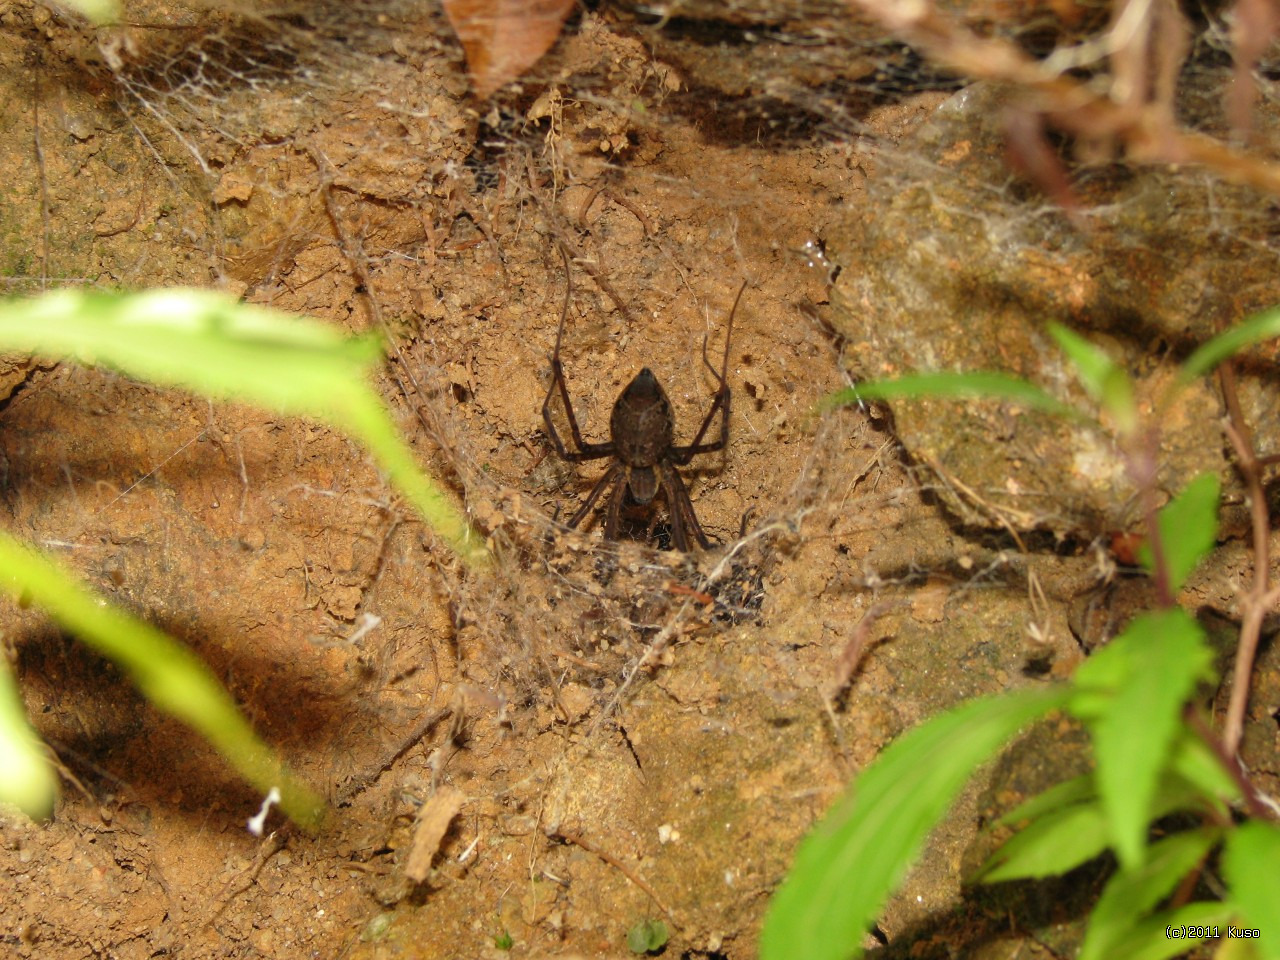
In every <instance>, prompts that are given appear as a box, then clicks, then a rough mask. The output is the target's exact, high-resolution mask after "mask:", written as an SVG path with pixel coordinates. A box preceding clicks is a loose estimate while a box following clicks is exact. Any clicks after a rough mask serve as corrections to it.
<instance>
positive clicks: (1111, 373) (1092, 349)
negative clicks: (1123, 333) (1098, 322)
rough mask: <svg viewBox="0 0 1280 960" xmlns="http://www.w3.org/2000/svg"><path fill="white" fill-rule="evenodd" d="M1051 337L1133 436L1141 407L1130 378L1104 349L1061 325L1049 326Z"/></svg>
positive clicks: (1123, 429) (1089, 390)
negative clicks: (1135, 397)
mask: <svg viewBox="0 0 1280 960" xmlns="http://www.w3.org/2000/svg"><path fill="white" fill-rule="evenodd" d="M1049 333H1050V334H1051V335H1052V336H1053V339H1055V340H1057V341H1058V346H1060V347H1061V348H1062V350H1063V352H1064V353H1066V355H1067V356H1068V357H1069V358H1070V359H1071V362H1072V363H1073V364H1074V365H1075V368H1076V375H1077V376H1079V378H1080V384H1081V386H1083V387H1084V388H1085V391H1086V392H1087V393H1088V394H1089V396H1091V397H1093V399H1094V400H1095V401H1096V402H1097V403H1098V405H1099V406H1101V407H1102V409H1104V410H1106V411H1107V413H1109V414H1110V415H1111V417H1112V419H1114V420H1115V422H1116V426H1117V427H1119V428H1120V431H1121V432H1122V433H1132V432H1133V431H1134V430H1135V429H1136V428H1137V426H1138V405H1137V403H1136V401H1135V400H1134V395H1133V381H1131V380H1130V379H1129V375H1128V374H1127V373H1125V372H1124V370H1122V369H1121V368H1120V367H1119V365H1118V364H1116V362H1115V361H1114V360H1112V359H1111V357H1110V356H1108V355H1107V353H1106V351H1104V350H1103V349H1102V348H1101V347H1098V346H1097V345H1095V344H1093V343H1090V342H1089V341H1088V340H1086V339H1085V338H1084V337H1082V336H1080V335H1079V334H1078V333H1075V332H1074V331H1072V330H1068V329H1067V328H1066V327H1064V326H1062V325H1061V324H1059V323H1051V324H1049Z"/></svg>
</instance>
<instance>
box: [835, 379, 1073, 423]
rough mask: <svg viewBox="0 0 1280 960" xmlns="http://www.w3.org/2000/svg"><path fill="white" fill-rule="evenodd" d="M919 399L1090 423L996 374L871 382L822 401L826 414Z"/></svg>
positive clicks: (1070, 409) (1033, 387)
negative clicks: (969, 400)
mask: <svg viewBox="0 0 1280 960" xmlns="http://www.w3.org/2000/svg"><path fill="white" fill-rule="evenodd" d="M917 397H990V398H992V399H995V400H1008V401H1010V402H1012V403H1020V404H1022V405H1023V406H1026V407H1030V408H1032V409H1034V410H1043V411H1045V412H1046V413H1054V414H1058V415H1060V416H1064V417H1069V418H1071V419H1073V420H1085V421H1089V420H1090V418H1089V417H1088V416H1086V415H1085V414H1084V413H1082V412H1080V411H1079V410H1077V409H1076V408H1075V407H1073V406H1071V405H1070V404H1068V403H1063V402H1062V401H1061V400H1059V399H1058V398H1057V397H1054V396H1052V395H1051V394H1049V393H1047V392H1046V391H1044V390H1042V389H1041V388H1040V387H1037V386H1036V385H1035V384H1034V383H1028V382H1027V381H1026V380H1023V379H1021V378H1020V377H1015V376H1012V375H1010V374H1007V373H1000V372H999V371H994V370H975V371H971V372H968V373H953V372H949V371H940V372H935V373H912V374H907V375H906V376H903V377H898V378H896V379H894V380H868V381H867V382H865V383H860V384H858V385H857V386H856V387H849V388H848V389H847V390H840V391H837V392H836V393H833V394H831V395H830V396H828V397H826V398H825V399H824V400H823V401H822V405H821V408H822V409H823V410H831V409H833V408H835V407H840V406H844V405H845V404H850V403H857V402H858V401H859V400H901V399H907V398H917Z"/></svg>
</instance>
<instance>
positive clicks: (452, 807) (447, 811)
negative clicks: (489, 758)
mask: <svg viewBox="0 0 1280 960" xmlns="http://www.w3.org/2000/svg"><path fill="white" fill-rule="evenodd" d="M465 799H466V795H465V794H464V793H463V792H462V791H461V790H459V789H457V788H456V787H447V786H446V787H441V788H440V789H439V790H437V791H436V794H435V796H433V797H432V798H431V799H430V800H428V801H427V802H426V803H424V804H423V805H422V809H421V810H419V811H418V820H417V823H415V824H414V827H413V845H412V846H411V847H410V848H409V858H408V860H407V861H406V862H405V867H404V874H405V876H406V877H408V878H409V879H410V880H412V881H413V882H414V883H422V882H423V881H424V880H426V879H427V877H428V876H429V875H430V873H431V861H432V860H434V859H435V856H436V853H437V852H438V851H439V850H440V841H441V840H443V839H444V834H445V831H446V830H448V829H449V824H450V823H451V822H452V821H453V818H454V817H455V816H457V814H458V811H459V810H460V809H461V808H462V802H463V801H464V800H465Z"/></svg>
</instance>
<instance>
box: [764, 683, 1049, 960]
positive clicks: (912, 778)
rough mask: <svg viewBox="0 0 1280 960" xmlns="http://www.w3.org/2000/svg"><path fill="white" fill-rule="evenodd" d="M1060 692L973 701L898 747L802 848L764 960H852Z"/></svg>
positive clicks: (768, 926)
mask: <svg viewBox="0 0 1280 960" xmlns="http://www.w3.org/2000/svg"><path fill="white" fill-rule="evenodd" d="M1066 696H1067V692H1066V691H1065V690H1063V689H1060V688H1051V689H1036V690H1026V691H1022V692H1019V693H1014V694H1009V695H1006V696H1000V697H991V698H987V699H983V700H975V701H971V702H969V703H966V704H964V705H962V706H960V707H957V708H956V709H954V710H951V711H949V712H947V713H944V714H941V715H940V716H937V717H934V718H933V719H932V720H929V721H927V722H926V723H924V724H922V725H921V726H919V727H917V728H916V729H914V730H912V731H910V732H909V733H906V734H904V735H903V736H901V737H899V738H898V739H897V740H896V741H894V742H893V743H892V744H891V745H890V746H889V747H888V748H887V749H886V750H885V751H884V752H883V753H882V754H881V755H880V756H879V757H878V758H877V759H876V760H875V761H874V762H873V763H872V764H871V765H870V766H869V767H868V768H867V769H866V770H865V771H863V772H862V774H861V775H860V776H859V777H858V779H857V780H856V781H855V782H854V783H853V784H852V785H851V787H850V789H849V790H848V791H847V792H846V793H845V794H844V796H843V797H841V799H840V800H838V801H837V802H836V804H835V805H834V806H833V807H832V808H831V810H830V811H828V812H827V814H826V816H825V817H823V819H822V821H821V822H820V823H819V824H818V825H817V826H816V827H815V828H814V829H813V830H812V831H810V833H809V835H808V836H807V837H806V838H805V839H804V841H803V842H802V843H801V844H800V848H799V850H798V851H797V853H796V859H795V864H794V865H793V867H792V869H791V872H790V873H789V874H788V876H787V878H786V880H785V881H784V882H783V884H782V886H781V887H780V888H779V890H778V892H777V893H776V894H775V895H774V898H773V901H772V902H771V903H770V905H769V909H768V913H767V915H766V917H765V924H764V929H763V931H762V932H761V936H760V956H761V958H762V960H782V958H786V960H844V958H846V957H849V956H860V955H861V948H860V946H859V944H858V938H859V937H860V936H861V935H862V933H863V932H865V931H866V930H867V929H868V928H869V927H870V925H871V923H872V922H873V921H874V920H875V917H876V913H877V912H878V911H879V910H880V908H881V906H882V905H883V904H884V902H885V900H886V899H887V898H888V896H889V894H890V893H891V892H892V891H893V889H894V888H895V887H896V886H897V885H898V884H899V883H901V881H902V879H903V877H904V876H905V874H906V871H907V869H908V867H909V865H910V863H911V861H912V860H914V859H915V857H916V855H917V854H918V853H919V851H920V847H921V846H922V845H923V843H924V841H925V838H926V837H927V836H928V834H929V831H930V830H932V829H933V827H934V825H935V824H936V823H937V821H938V820H939V819H940V818H941V817H942V815H943V814H944V813H945V812H946V811H947V808H948V807H950V805H951V802H952V800H953V799H954V798H955V795H956V793H958V792H959V790H960V788H961V787H962V786H963V785H964V783H965V781H966V780H967V779H968V778H969V777H970V776H971V775H972V773H973V771H974V769H975V768H976V767H977V766H978V765H979V764H980V763H982V762H983V761H984V760H987V759H990V758H991V756H992V755H993V754H994V753H995V752H996V751H997V750H998V749H999V748H1000V746H1001V745H1002V744H1003V743H1005V742H1006V741H1007V740H1008V739H1009V738H1010V737H1012V736H1013V735H1014V734H1016V733H1017V732H1018V731H1019V730H1020V729H1021V728H1022V727H1023V726H1024V725H1025V724H1027V723H1028V722H1030V721H1031V720H1033V719H1034V718H1036V717H1038V716H1041V715H1043V714H1045V713H1047V712H1049V711H1050V710H1053V709H1054V708H1056V707H1058V706H1060V705H1061V704H1062V703H1063V702H1064V700H1065V699H1066Z"/></svg>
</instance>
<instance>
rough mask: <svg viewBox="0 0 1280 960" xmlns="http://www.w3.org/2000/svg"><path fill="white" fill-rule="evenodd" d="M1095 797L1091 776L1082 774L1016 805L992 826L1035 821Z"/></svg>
mask: <svg viewBox="0 0 1280 960" xmlns="http://www.w3.org/2000/svg"><path fill="white" fill-rule="evenodd" d="M1097 795H1098V789H1097V787H1096V786H1095V785H1094V782H1093V774H1092V773H1082V774H1081V775H1080V776H1078V777H1073V778H1072V779H1070V780H1064V781H1063V782H1062V783H1059V784H1056V785H1054V786H1052V787H1050V788H1049V789H1048V790H1045V791H1044V792H1043V793H1037V794H1036V795H1035V796H1034V797H1031V798H1030V799H1028V800H1025V801H1024V802H1022V803H1020V804H1018V805H1017V806H1016V807H1014V808H1013V809H1012V810H1010V811H1009V812H1008V813H1006V814H1005V815H1004V816H1003V817H1001V818H1000V819H999V820H997V821H995V823H993V824H992V826H997V827H1002V826H1011V825H1013V824H1015V823H1019V822H1021V821H1023V820H1035V819H1037V818H1039V817H1042V816H1044V815H1045V814H1048V813H1053V812H1055V811H1057V810H1060V809H1062V808H1064V807H1069V806H1072V805H1073V804H1078V803H1085V802H1086V801H1089V800H1092V799H1093V798H1094V797H1096V796H1097Z"/></svg>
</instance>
